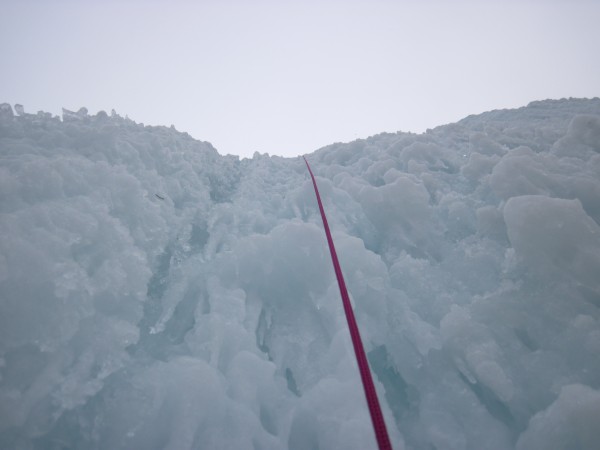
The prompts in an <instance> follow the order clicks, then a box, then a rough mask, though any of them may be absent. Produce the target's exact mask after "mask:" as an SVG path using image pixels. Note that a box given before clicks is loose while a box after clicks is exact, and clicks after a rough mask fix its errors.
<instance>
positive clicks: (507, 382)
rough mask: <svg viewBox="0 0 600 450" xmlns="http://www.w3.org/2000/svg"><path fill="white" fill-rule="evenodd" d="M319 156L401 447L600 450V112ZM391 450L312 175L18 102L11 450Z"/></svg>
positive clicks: (1, 432) (7, 114) (564, 111)
mask: <svg viewBox="0 0 600 450" xmlns="http://www.w3.org/2000/svg"><path fill="white" fill-rule="evenodd" d="M307 158H308V160H309V162H310V163H311V166H312V168H313V171H314V172H315V174H316V175H317V180H318V183H319V188H320V190H321V195H322V197H323V200H324V203H325V208H326V210H327V213H328V219H329V221H330V225H331V227H332V231H333V234H334V239H335V241H336V246H337V250H338V254H339V256H340V261H341V264H342V268H343V270H344V274H345V277H346V282H347V284H348V289H349V292H350V294H351V297H352V301H353V303H354V307H355V312H356V315H357V320H358V323H359V326H360V327H361V333H362V335H363V340H364V343H365V346H366V350H367V353H368V356H369V360H370V363H371V367H372V369H373V372H374V378H375V383H376V385H377V389H378V391H379V394H380V400H381V402H382V408H383V412H384V415H385V417H386V420H387V424H388V429H389V431H390V434H391V439H392V442H393V444H394V447H395V448H407V449H439V450H441V449H478V450H479V449H494V450H498V449H513V448H517V449H553V448H556V449H563V448H569V449H596V448H598V447H599V446H600V357H599V355H600V323H599V320H600V225H599V224H600V99H597V98H596V99H591V100H583V99H568V100H567V99H564V100H554V101H540V102H534V103H531V104H530V105H528V106H527V107H524V108H520V109H516V110H502V111H492V112H489V113H484V114H481V115H477V116H470V117H467V118H465V119H463V120H462V121H460V122H458V123H456V124H450V125H445V126H441V127H438V128H435V129H433V130H428V131H427V132H426V133H423V134H420V135H417V134H411V133H401V132H399V133H384V134H380V135H376V136H372V137H369V138H367V139H360V140H357V141H354V142H351V143H347V144H333V145H330V146H328V147H325V148H322V149H320V150H318V151H316V152H314V153H312V154H309V155H307ZM374 446H375V440H374V436H373V432H372V430H371V424H370V419H369V416H368V410H367V408H366V403H365V400H364V395H363V392H362V387H361V385H360V379H359V375H358V372H357V368H356V362H355V360H354V354H353V352H352V347H351V343H350V338H349V334H348V330H347V326H346V322H345V318H344V315H343V310H342V304H341V300H340V298H339V292H338V288H337V284H336V281H335V276H334V273H333V270H332V267H331V262H330V259H329V254H328V250H327V247H326V240H325V236H324V233H323V229H322V224H321V219H320V216H319V212H318V208H317V204H316V200H315V197H314V192H313V190H312V185H311V183H310V180H309V177H308V173H307V171H306V167H305V166H304V162H303V161H302V159H301V158H282V157H270V156H268V155H264V154H263V155H261V154H258V153H256V154H255V155H254V157H253V158H252V159H242V160H240V159H239V158H237V157H233V156H221V155H219V154H218V153H217V151H216V150H215V149H214V148H213V147H212V146H211V145H210V144H209V143H207V142H200V141H197V140H194V139H192V138H191V137H190V136H189V135H187V134H185V133H180V132H178V131H176V130H175V129H174V128H166V127H149V126H143V125H142V124H137V123H135V122H134V121H132V120H130V119H128V118H122V117H120V116H119V115H118V114H116V113H114V111H113V113H112V114H110V115H108V114H106V113H104V112H100V113H98V114H96V115H89V114H88V111H87V110H86V109H85V108H81V109H80V110H79V111H77V112H72V111H67V110H64V111H63V117H62V119H61V118H59V117H52V115H51V114H47V113H44V112H39V113H37V114H29V113H26V112H25V110H24V108H23V107H22V106H20V105H17V106H15V112H13V108H11V107H10V105H7V104H2V105H0V448H7V449H8V448H11V449H58V448H60V449H80V448H87V449H108V448H110V449H132V448H135V449H163V448H164V449H200V448H222V449H225V448H227V449H281V448H290V449H319V448H320V449H334V448H339V449H342V448H343V449H365V448H373V447H374Z"/></svg>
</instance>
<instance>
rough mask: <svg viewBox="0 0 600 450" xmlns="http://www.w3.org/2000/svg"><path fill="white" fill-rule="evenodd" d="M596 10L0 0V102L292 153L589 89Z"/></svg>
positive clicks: (597, 68)
mask: <svg viewBox="0 0 600 450" xmlns="http://www.w3.org/2000/svg"><path fill="white" fill-rule="evenodd" d="M599 55H600V1H592V0H588V1H577V0H565V1H559V0H554V1H551V0H548V1H544V0H538V1H533V0H528V1H527V0H522V1H516V0H512V1H507V0H498V1H492V0H483V1H481V0H480V1H475V0H473V1H464V0H463V1H441V0H440V1H426V0H421V1H418V0H413V1H400V0H396V1H391V0H389V1H384V0H370V1H367V0H364V1H352V0H345V1H326V0H322V1H316V0H315V1H313V0H303V1H296V2H292V1H281V0H280V1H260V0H259V1H256V0H254V1H249V0H239V1H230V0H229V1H227V0H225V1H224V0H221V1H217V0H215V1H192V0H189V1H177V0H171V1H164V2H158V1H148V0H146V1H142V0H139V1H133V0H129V1H124V0H121V1H117V0H111V1H106V0H105V1H100V0H96V1H93V0H87V1H83V0H78V1H75V0H73V1H41V0H40V1H31V0H29V1H27V0H20V1H16V0H10V1H9V0H0V58H1V59H0V61H2V67H1V70H0V102H8V103H11V104H14V103H21V104H23V105H24V106H25V110H26V111H27V112H32V113H34V112H37V111H38V110H44V111H49V112H52V113H54V114H60V113H61V107H63V106H64V107H65V108H67V109H71V110H77V109H79V108H80V107H81V106H86V107H87V108H88V109H89V111H90V113H96V112H97V111H99V110H105V111H107V112H110V110H111V109H113V108H114V109H115V110H116V111H117V112H118V113H119V114H121V115H122V116H125V115H128V116H129V117H130V118H131V119H133V120H135V121H136V122H143V123H145V124H147V125H167V126H169V125H171V124H174V125H175V127H176V128H177V129H178V130H180V131H187V132H188V133H189V134H191V135H192V136H193V137H195V138H196V139H200V140H204V141H209V142H211V143H212V144H213V145H214V146H215V147H216V148H217V150H219V152H220V153H221V154H227V153H232V154H237V155H241V156H251V155H252V154H253V153H254V151H259V152H261V153H264V152H268V153H269V154H272V155H273V154H275V155H285V156H292V155H298V154H303V153H309V152H312V151H314V150H316V149H317V148H319V147H322V146H324V145H327V144H331V143H333V142H345V141H351V140H354V139H356V138H365V137H367V136H370V135H373V134H376V133H379V132H383V131H388V132H395V131H413V132H422V131H424V130H425V129H427V128H433V127H435V126H437V125H442V124H445V123H449V122H454V121H457V120H459V119H461V118H463V117H465V116H467V115H469V114H475V113H480V112H483V111H488V110H492V109H499V108H513V107H519V106H524V105H526V104H527V103H529V102H530V101H532V100H541V99H545V98H562V97H596V96H600V56H599Z"/></svg>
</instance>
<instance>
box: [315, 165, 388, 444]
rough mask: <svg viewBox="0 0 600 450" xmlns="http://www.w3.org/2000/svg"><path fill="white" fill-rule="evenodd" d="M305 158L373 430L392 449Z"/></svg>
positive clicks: (340, 271) (336, 258)
mask: <svg viewBox="0 0 600 450" xmlns="http://www.w3.org/2000/svg"><path fill="white" fill-rule="evenodd" d="M303 158H304V162H305V163H306V167H307V168H308V172H309V173H310V177H311V178H312V182H313V187H314V188H315V194H316V196H317V202H318V204H319V211H320V212H321V219H323V227H324V228H325V235H326V236H327V244H328V245H329V252H330V253H331V261H332V263H333V268H334V270H335V276H336V278H337V282H338V286H339V288H340V295H341V296H342V303H343V305H344V312H345V313H346V320H347V321H348V328H349V329H350V337H351V338H352V346H353V347H354V354H355V355H356V362H357V363H358V369H359V371H360V378H361V380H362V384H363V389H364V391H365V397H366V399H367V405H368V407H369V413H370V414H371V422H372V423H373V431H374V432H375V438H376V439H377V445H378V447H379V450H391V449H392V444H391V443H390V438H389V436H388V432H387V428H386V426H385V420H384V418H383V414H382V413H381V407H380V406H379V398H378V397H377V391H376V390H375V385H374V384H373V378H372V377H371V370H370V368H369V362H368V361H367V356H366V354H365V349H364V347H363V344H362V339H361V338H360V332H359V330H358V325H357V323H356V319H355V318H354V312H353V311H352V305H351V304H350V297H349V296H348V290H347V289H346V282H345V281H344V275H343V274H342V269H341V267H340V262H339V261H338V257H337V253H336V251H335V246H334V244H333V238H332V237H331V231H330V230H329V224H328V223H327V217H326V216H325V209H324V208H323V203H322V202H321V196H320V195H319V188H318V187H317V181H316V180H315V176H314V175H313V172H312V170H311V168H310V165H309V164H308V161H307V160H306V158H305V157H303Z"/></svg>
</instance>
